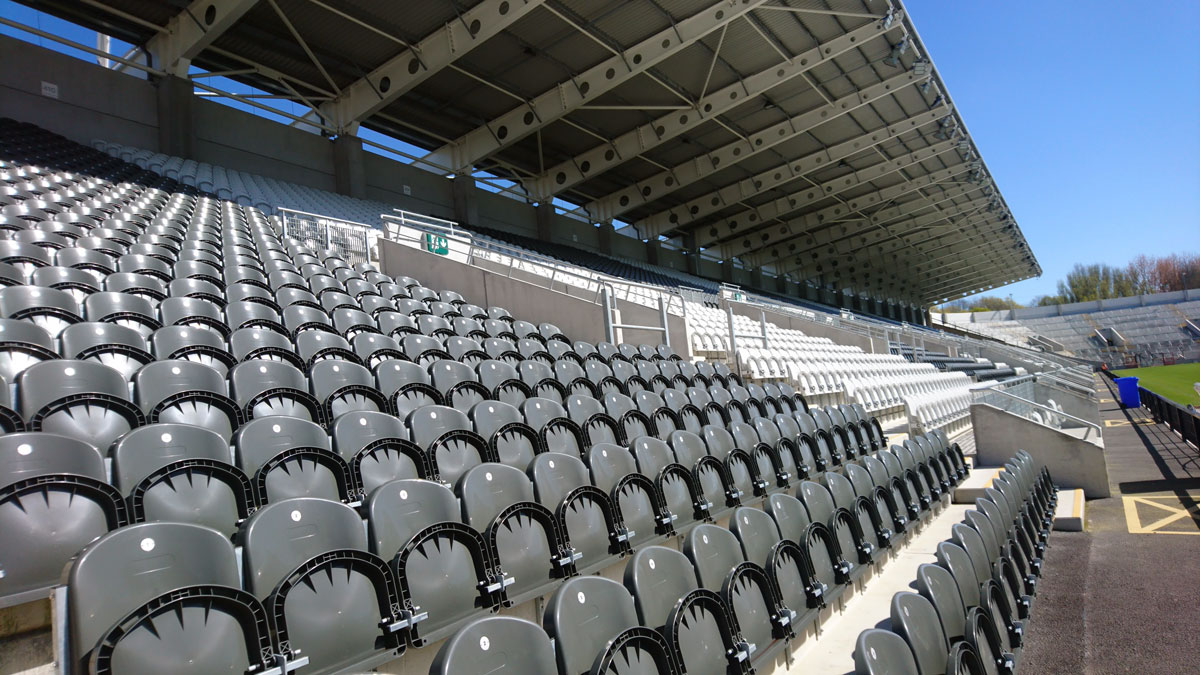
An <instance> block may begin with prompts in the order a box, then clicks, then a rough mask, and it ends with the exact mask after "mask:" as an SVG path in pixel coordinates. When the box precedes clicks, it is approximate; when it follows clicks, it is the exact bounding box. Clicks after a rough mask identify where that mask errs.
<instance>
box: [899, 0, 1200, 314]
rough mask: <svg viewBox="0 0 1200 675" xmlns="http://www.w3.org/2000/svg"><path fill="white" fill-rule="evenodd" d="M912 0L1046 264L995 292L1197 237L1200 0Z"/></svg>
mask: <svg viewBox="0 0 1200 675" xmlns="http://www.w3.org/2000/svg"><path fill="white" fill-rule="evenodd" d="M905 4H906V7H907V8H908V10H909V13H910V15H911V16H912V20H913V23H914V24H915V25H916V27H917V31H918V32H919V33H920V35H921V39H922V40H923V41H924V43H925V47H926V48H927V49H928V51H929V53H930V55H931V56H932V57H933V62H934V64H935V65H936V66H937V69H938V71H939V72H940V73H941V76H942V79H943V80H944V81H945V83H946V86H947V88H948V89H949V92H950V96H951V98H953V99H954V102H955V104H956V105H957V106H958V109H959V112H960V113H961V115H962V117H963V120H964V121H965V122H966V124H967V127H968V128H969V129H970V132H971V136H972V138H974V140H975V143H976V145H977V146H978V147H979V150H980V152H981V154H982V155H983V160H984V162H986V163H987V166H988V169H990V170H991V173H992V176H993V177H994V179H995V180H996V183H997V185H998V186H999V187H1000V192H1001V194H1002V195H1004V198H1005V200H1006V201H1007V202H1008V206H1009V208H1010V209H1012V212H1013V215H1014V216H1015V217H1016V219H1017V223H1018V224H1019V225H1020V226H1021V230H1022V231H1023V232H1024V233H1025V237H1026V239H1028V240H1029V243H1030V246H1032V247H1033V252H1034V255H1035V256H1037V259H1038V261H1039V262H1040V263H1041V265H1042V270H1043V276H1042V277H1041V278H1040V279H1029V280H1027V281H1022V282H1019V283H1016V284H1013V285H1010V286H1006V287H1003V288H1001V289H997V290H993V291H991V292H990V293H988V294H991V295H1005V296H1006V295H1008V294H1009V293H1011V294H1012V296H1013V299H1014V300H1017V301H1019V302H1028V301H1029V300H1030V299H1032V298H1033V297H1034V296H1038V295H1044V294H1051V293H1053V292H1054V286H1055V282H1056V281H1057V280H1058V279H1061V278H1062V277H1063V276H1064V275H1065V274H1066V272H1067V271H1068V270H1070V269H1071V266H1072V265H1074V264H1075V263H1077V262H1082V263H1091V262H1106V263H1110V264H1114V265H1120V264H1124V263H1126V262H1128V261H1129V259H1130V258H1132V257H1134V256H1136V255H1138V254H1140V253H1145V254H1147V255H1166V254H1170V253H1176V252H1196V251H1197V250H1200V47H1198V45H1197V42H1196V28H1197V26H1200V2H1196V1H1195V0H1184V1H1181V2H1156V3H1141V2H1113V1H1110V0H1101V1H1100V2H1090V3H1076V2H1065V1H1062V0H1020V1H1015V0H1014V1H1010V2H1003V3H992V2H963V1H962V0H906V3H905Z"/></svg>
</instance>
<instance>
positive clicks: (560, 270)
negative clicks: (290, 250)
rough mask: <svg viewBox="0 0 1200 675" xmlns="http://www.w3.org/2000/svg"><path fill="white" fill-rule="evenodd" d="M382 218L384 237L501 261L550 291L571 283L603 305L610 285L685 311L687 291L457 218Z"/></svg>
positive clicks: (468, 259)
mask: <svg viewBox="0 0 1200 675" xmlns="http://www.w3.org/2000/svg"><path fill="white" fill-rule="evenodd" d="M381 218H382V220H383V235H384V237H386V238H387V239H389V240H391V241H396V242H398V243H401V244H406V245H410V246H413V247H415V248H420V249H422V250H425V251H427V252H429V253H433V254H436V255H443V256H446V257H448V258H450V259H452V260H456V261H458V262H461V263H465V264H468V265H474V266H476V267H481V266H482V265H480V263H490V264H491V266H489V267H488V269H489V271H492V272H496V271H497V270H496V269H494V267H496V266H499V267H502V268H503V270H504V271H503V273H504V274H505V275H507V276H509V277H512V276H513V275H514V274H516V273H519V272H523V273H524V274H523V275H522V277H521V278H522V280H524V281H533V280H541V281H542V282H543V284H542V285H544V286H545V287H546V288H548V289H550V290H556V289H563V291H564V292H566V290H567V289H566V288H565V287H566V286H570V287H571V288H572V289H573V291H574V294H575V295H576V296H577V297H583V298H584V299H589V300H591V301H593V302H596V303H597V304H601V305H604V298H603V297H602V294H603V293H604V291H605V289H606V288H607V289H609V291H610V292H611V294H612V298H615V299H620V300H625V301H628V302H633V303H636V304H640V305H644V306H647V307H657V306H658V305H659V303H660V301H661V302H662V303H664V304H665V306H666V308H667V311H668V312H669V313H671V314H675V315H678V316H683V313H684V301H683V296H681V295H680V294H679V293H676V292H671V291H669V290H667V289H665V288H663V287H661V286H651V285H648V284H640V283H638V282H635V281H628V280H625V279H619V278H616V277H610V276H608V275H605V274H601V273H600V272H594V271H590V270H589V271H586V272H584V271H582V270H581V269H579V268H574V269H572V268H571V267H569V266H567V265H565V264H564V263H562V261H559V260H556V259H554V258H551V257H549V256H544V255H541V254H538V253H534V252H532V251H529V250H528V249H523V248H519V247H516V246H512V245H509V244H505V243H504V242H501V241H497V240H495V239H483V238H481V237H479V236H478V235H476V234H475V233H473V232H470V231H468V230H464V229H463V228H461V227H459V226H458V224H457V223H454V222H452V221H448V220H442V219H440V218H431V217H428V216H421V215H419V214H412V213H408V212H404V211H397V213H396V214H395V215H393V214H389V213H385V214H383V215H382V216H381ZM581 292H582V295H581Z"/></svg>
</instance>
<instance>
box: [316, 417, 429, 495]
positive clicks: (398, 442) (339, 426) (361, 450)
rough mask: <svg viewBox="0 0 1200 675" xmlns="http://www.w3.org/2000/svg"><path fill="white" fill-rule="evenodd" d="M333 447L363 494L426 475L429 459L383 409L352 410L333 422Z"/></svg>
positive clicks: (401, 424) (399, 422)
mask: <svg viewBox="0 0 1200 675" xmlns="http://www.w3.org/2000/svg"><path fill="white" fill-rule="evenodd" d="M332 436H333V448H334V450H335V451H336V452H337V453H338V454H339V455H341V457H342V459H343V460H345V461H346V463H347V464H349V465H350V472H351V473H352V474H353V476H354V478H355V480H356V481H357V482H358V485H359V487H360V488H361V489H362V494H363V496H370V494H371V492H373V491H374V490H375V489H376V488H378V487H380V486H381V485H384V484H385V483H388V482H389V481H393V480H397V479H400V478H428V477H429V475H430V473H431V470H430V468H429V459H428V457H427V456H426V455H425V452H424V451H423V450H421V448H419V447H417V445H416V444H415V443H413V442H412V441H410V440H409V434H408V428H407V427H405V426H404V423H403V422H402V421H400V419H399V418H397V417H396V416H394V415H390V414H388V413H384V412H371V411H367V412H353V413H347V414H345V415H342V416H341V417H338V418H337V420H336V421H335V422H334V423H333V425H332Z"/></svg>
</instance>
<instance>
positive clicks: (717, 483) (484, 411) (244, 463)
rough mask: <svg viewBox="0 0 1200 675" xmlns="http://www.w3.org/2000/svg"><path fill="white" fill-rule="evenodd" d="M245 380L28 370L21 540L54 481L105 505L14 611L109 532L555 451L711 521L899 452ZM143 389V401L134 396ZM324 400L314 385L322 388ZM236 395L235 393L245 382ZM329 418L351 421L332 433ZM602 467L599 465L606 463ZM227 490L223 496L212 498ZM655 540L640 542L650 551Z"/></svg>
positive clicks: (864, 444)
mask: <svg viewBox="0 0 1200 675" xmlns="http://www.w3.org/2000/svg"><path fill="white" fill-rule="evenodd" d="M337 363H338V362H337V361H322V362H320V363H319V364H318V365H321V364H335V367H340V366H337V365H336V364H337ZM435 365H436V364H435ZM242 367H246V368H249V373H250V374H252V375H256V376H261V377H262V380H261V381H256V382H257V384H258V385H259V386H257V387H256V388H255V389H253V392H254V394H253V395H252V396H250V395H247V396H249V398H246V397H245V396H239V397H238V398H237V399H236V402H235V400H234V399H231V398H230V397H228V396H226V395H225V394H224V388H223V385H224V382H223V380H221V378H220V376H219V374H218V373H217V372H216V371H215V370H213V369H211V368H208V367H206V366H204V365H202V364H198V363H195V362H191V361H184V360H169V361H159V362H154V363H152V364H149V365H147V366H144V367H143V368H142V369H141V370H139V371H138V374H137V376H135V378H134V380H135V392H137V393H136V394H135V396H134V397H133V399H132V400H130V399H129V398H128V395H127V391H128V390H127V388H126V385H125V382H124V380H123V378H121V376H120V375H119V373H118V372H117V371H115V370H113V369H111V368H109V367H107V366H104V365H100V364H96V363H92V362H88V361H73V360H61V359H60V360H51V361H46V362H43V363H39V364H36V365H34V366H30V367H29V368H27V369H26V370H25V371H24V372H23V373H22V374H21V375H20V376H19V377H18V392H19V394H18V400H19V401H20V402H21V404H22V405H21V406H20V409H21V410H22V411H24V412H26V413H27V414H26V416H25V417H26V420H27V424H26V426H28V427H29V428H30V429H31V430H32V431H27V432H21V433H10V434H8V436H6V437H5V439H6V441H5V445H4V447H6V448H7V449H8V451H7V454H6V456H5V465H4V466H0V481H2V482H3V484H4V485H5V486H6V491H5V493H3V496H4V498H5V499H6V500H11V501H6V502H5V504H7V505H9V506H12V507H13V508H15V509H17V510H16V511H14V512H13V513H12V514H11V515H12V516H13V517H14V518H15V519H16V521H20V522H21V523H23V525H22V529H28V528H31V527H34V526H33V524H32V523H31V522H29V521H28V519H27V518H26V517H25V515H24V514H25V512H26V511H27V509H25V507H24V506H23V505H22V500H23V499H28V500H36V499H37V498H38V497H37V495H41V494H42V492H44V491H46V490H50V491H53V490H52V489H51V488H50V487H49V486H50V485H52V484H55V479H53V478H52V477H53V476H56V475H71V476H82V477H85V478H86V479H87V480H85V481H83V483H79V481H77V480H75V479H74V478H72V479H71V480H70V481H67V482H68V483H71V484H75V483H79V484H81V485H82V484H87V485H89V486H90V487H89V488H88V489H89V490H90V491H91V492H92V493H94V494H93V495H92V496H93V501H95V502H97V503H100V504H105V505H108V507H107V508H105V509H104V510H105V512H106V517H105V518H104V519H103V520H102V521H95V520H93V522H92V527H80V528H75V529H71V530H69V531H66V532H62V533H60V535H61V537H60V538H61V539H62V540H63V541H62V542H61V545H57V544H56V545H53V546H52V545H47V546H29V547H26V550H25V553H24V555H23V557H24V558H25V562H24V563H23V564H22V565H19V566H18V565H16V564H15V563H12V562H10V563H9V564H8V565H6V566H5V571H6V573H5V575H4V576H3V577H0V598H8V597H12V596H18V595H21V594H25V593H30V592H37V591H38V590H39V589H43V588H45V587H47V586H48V585H52V584H53V582H54V580H55V578H56V574H57V573H56V571H55V570H56V569H57V568H59V567H61V563H62V562H63V561H64V558H63V557H62V556H63V555H64V553H65V554H66V555H68V556H69V555H70V553H72V552H73V550H77V549H78V548H79V546H81V545H82V544H83V543H86V542H87V541H89V540H90V538H92V537H94V536H96V535H97V534H98V532H97V531H96V530H95V527H100V529H99V532H103V531H105V530H107V529H110V528H112V527H116V526H119V525H121V524H124V523H125V522H136V521H139V520H158V519H164V520H178V519H184V520H191V521H197V522H202V523H203V524H205V525H208V526H211V527H214V528H216V529H218V530H219V531H222V532H225V533H227V534H231V533H232V532H233V531H234V530H235V529H236V527H237V525H238V523H239V522H240V521H241V520H242V519H244V518H245V517H246V516H247V515H249V514H250V513H252V512H253V510H254V509H255V508H256V507H259V506H262V505H265V504H267V503H271V502H274V501H279V500H282V499H287V498H291V497H298V496H314V497H321V498H326V499H331V500H335V501H341V502H344V503H348V504H357V503H359V502H361V501H362V500H363V499H364V498H365V497H366V496H367V495H369V494H370V493H371V492H372V491H373V490H374V489H376V488H378V487H379V486H381V485H383V484H384V483H387V482H388V481H391V480H394V479H397V478H423V479H428V480H432V481H440V482H442V483H444V484H447V485H453V484H455V482H456V481H457V480H458V479H459V478H460V477H461V476H462V475H463V473H465V472H466V471H467V470H468V469H470V468H471V467H473V466H475V465H477V464H480V463H484V462H496V463H503V464H506V465H508V466H512V467H515V468H517V469H518V470H521V471H524V470H526V469H528V468H529V467H530V465H531V463H532V462H534V460H535V459H536V458H537V457H538V456H539V455H541V454H543V453H548V452H556V453H560V454H566V455H569V456H571V457H573V458H574V459H576V460H577V461H579V462H587V463H588V464H590V465H592V468H593V471H595V470H597V469H598V468H599V467H606V466H608V465H610V464H611V465H613V466H614V467H615V468H612V469H610V471H611V472H612V473H615V474H617V475H616V478H620V477H621V476H623V475H624V474H625V473H630V472H631V471H632V469H629V467H631V466H632V465H633V463H634V462H635V460H636V461H640V462H641V463H642V464H643V465H644V466H645V467H646V468H645V470H644V473H645V474H646V475H649V476H657V475H658V473H659V472H660V471H662V470H664V469H665V468H666V467H667V465H675V468H673V469H672V471H670V472H668V473H669V476H673V477H674V480H673V481H672V485H674V486H675V487H676V488H679V487H684V488H686V491H687V493H688V495H689V499H691V500H693V501H694V502H695V503H696V504H698V505H706V504H716V505H718V506H717V507H709V506H704V508H703V509H700V516H701V517H704V516H705V515H706V514H707V510H708V509H710V508H715V509H716V510H717V511H721V510H723V509H727V508H728V507H730V506H732V505H734V504H736V503H738V502H737V500H738V499H740V498H741V497H742V496H743V495H746V496H747V497H748V496H750V495H759V496H761V495H764V494H766V493H767V492H768V491H772V490H778V489H782V488H784V487H788V486H790V485H793V484H794V483H795V482H796V481H798V480H801V479H803V478H806V477H815V476H818V475H820V473H822V472H824V471H826V470H829V469H832V468H836V467H838V466H840V465H841V464H843V463H845V462H846V461H848V460H850V459H853V458H855V457H859V456H861V455H862V454H864V453H865V452H869V451H871V450H874V449H877V448H880V447H882V445H883V443H884V441H885V439H884V438H883V437H882V435H879V432H878V426H877V425H874V424H872V423H871V421H868V420H865V419H862V418H860V417H858V412H857V411H856V410H854V409H853V408H851V407H846V408H844V409H843V410H838V409H835V408H829V409H825V410H821V409H814V410H813V411H811V414H810V413H809V412H805V408H804V406H803V400H802V399H801V400H800V401H799V402H798V405H797V407H796V408H788V409H787V412H779V413H776V414H775V415H774V419H771V418H767V417H756V418H754V419H753V423H752V424H751V423H745V422H739V421H727V417H728V416H732V414H736V413H737V411H736V409H733V408H732V407H731V410H733V413H732V414H731V413H730V412H729V411H725V409H724V408H721V407H720V406H719V405H717V404H715V403H714V404H712V406H710V407H709V408H708V409H707V412H706V411H705V410H700V409H698V408H692V409H691V410H690V411H689V410H685V411H684V413H685V414H683V415H678V414H676V413H675V411H673V410H672V409H670V408H669V407H666V406H664V405H663V401H662V399H661V398H660V397H658V396H657V395H655V394H652V393H650V392H640V393H639V400H640V402H641V403H642V405H644V406H646V408H645V409H646V410H647V411H648V412H642V411H641V410H639V409H638V408H637V407H635V404H634V403H633V401H632V400H631V399H629V398H628V397H626V396H624V395H620V394H609V395H607V396H606V397H605V402H604V403H601V402H600V401H599V400H597V399H594V398H590V397H588V396H585V395H569V396H568V397H567V399H566V406H565V407H564V406H563V405H561V404H559V403H558V402H556V401H554V400H552V399H549V398H541V397H530V398H527V399H525V400H524V401H522V402H521V403H520V406H519V407H517V406H514V405H511V404H510V403H506V402H504V401H502V400H496V399H492V398H488V397H485V396H484V394H486V392H482V391H480V392H477V394H479V396H480V400H479V401H478V402H477V403H475V404H474V405H472V406H471V407H470V408H469V410H468V411H467V412H463V411H462V410H459V409H456V408H452V407H448V406H444V405H440V403H441V400H440V396H441V394H440V393H439V392H438V390H437V389H434V388H433V387H431V386H429V385H428V384H427V383H426V382H424V381H418V382H416V383H412V382H409V383H408V384H407V385H405V387H406V388H405V387H397V388H396V391H395V392H394V393H393V394H391V395H390V396H388V395H385V394H383V393H381V392H386V391H389V389H388V388H387V387H383V388H382V390H380V389H374V388H372V387H370V386H368V385H362V386H360V387H358V388H357V389H354V390H353V392H354V396H349V395H345V396H343V397H342V398H340V399H339V400H338V401H337V402H332V403H331V402H330V401H329V400H325V401H324V402H321V401H320V400H319V399H318V398H317V397H316V396H314V395H313V394H311V393H309V390H310V387H309V386H307V385H305V384H296V383H293V385H287V384H286V383H285V384H281V383H280V378H278V377H271V376H272V374H273V373H278V372H279V371H281V370H284V371H285V372H286V371H288V370H291V371H294V370H295V369H294V368H292V367H291V366H289V365H287V364H283V363H281V362H278V361H268V360H251V361H249V362H246V363H244V364H242V365H241V366H239V368H242ZM410 367H411V368H417V369H418V371H417V372H421V373H423V372H424V371H421V370H420V369H419V367H417V366H416V365H415V364H412V363H409V362H401V361H385V362H384V363H383V364H381V366H380V368H381V369H382V370H383V371H384V372H391V371H393V369H408V368H410ZM235 372H236V369H235ZM293 374H297V375H298V371H297V373H293ZM301 379H302V378H301ZM143 382H144V383H146V386H145V387H144V388H141V387H138V386H137V385H138V383H143ZM317 386H318V381H316V380H314V382H313V387H312V389H314V390H315V389H316V388H317ZM233 389H234V391H235V392H237V391H238V386H237V384H236V380H235V384H234V387H233ZM147 391H149V392H157V393H158V394H161V395H154V396H150V395H149V394H147V393H146V392H147ZM147 396H149V398H146V397H147ZM389 400H390V401H391V402H392V403H391V404H386V401H389ZM398 401H403V402H404V404H403V405H398V404H397V403H396V402H398ZM377 403H379V404H381V405H376V404H377ZM352 404H353V405H352ZM605 404H607V406H608V407H607V408H605V407H604V406H605ZM322 410H329V411H332V412H336V413H337V414H336V416H331V417H330V418H329V419H326V416H325V415H324V414H322ZM718 411H725V412H724V414H718ZM709 414H711V415H712V418H711V419H710V418H709ZM690 427H691V428H694V431H693V430H692V429H691V428H690ZM651 441H653V443H651ZM668 442H669V445H668ZM597 448H600V450H599V451H597ZM629 448H632V449H633V450H634V452H633V453H631V452H630V449H629ZM102 449H103V452H102ZM664 449H665V450H664ZM916 450H917V451H918V452H921V451H922V449H920V448H916ZM597 452H599V456H600V457H601V459H600V460H596V461H593V457H594V456H596V455H597ZM922 456H923V455H922ZM106 457H107V458H108V460H109V461H110V463H111V467H109V466H108V465H106V463H105V458H106ZM680 465H681V466H682V470H680ZM110 473H111V480H110V476H109V474H110ZM584 473H585V474H586V472H584ZM198 476H206V478H205V480H204V481H201V480H200V479H199V478H198ZM185 478H186V480H184V479H185ZM213 481H215V482H217V483H219V484H221V485H224V486H225V489H223V490H218V491H217V492H216V493H210V490H209V488H210V487H212V486H211V485H209V484H208V483H209V482H213ZM195 483H199V484H198V485H197V484H195ZM79 489H83V488H79ZM702 492H703V494H704V495H705V496H704V497H701V496H700V495H701V493H702ZM675 496H678V495H675ZM655 503H658V502H657V501H656V502H655ZM679 504H680V502H678V501H677V500H675V501H672V504H671V508H672V509H673V510H674V512H676V513H679V512H686V513H687V514H690V513H692V510H691V509H685V508H682V507H680V506H679ZM665 510H666V508H665V507H664V509H663V511H664V512H665ZM51 513H53V510H51ZM47 517H53V516H52V515H48V516H47ZM664 517H665V516H664ZM30 531H33V530H30ZM649 533H650V529H645V528H643V535H644V536H646V535H649ZM72 547H74V548H73V549H72ZM19 568H23V571H22V569H19Z"/></svg>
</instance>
